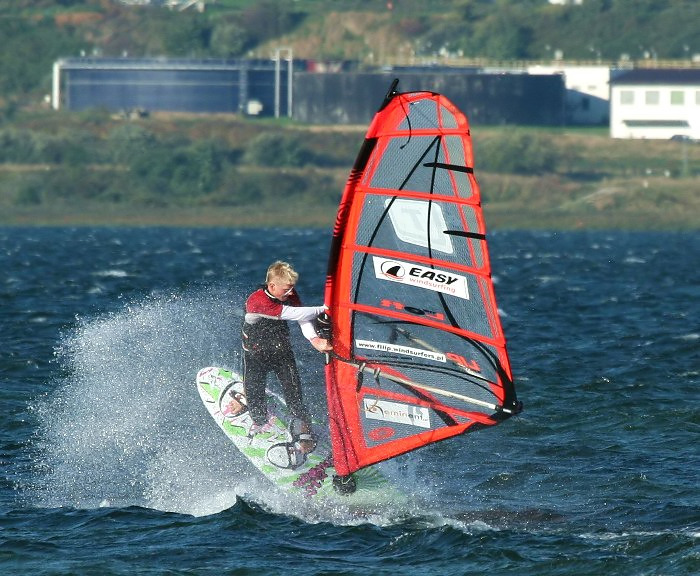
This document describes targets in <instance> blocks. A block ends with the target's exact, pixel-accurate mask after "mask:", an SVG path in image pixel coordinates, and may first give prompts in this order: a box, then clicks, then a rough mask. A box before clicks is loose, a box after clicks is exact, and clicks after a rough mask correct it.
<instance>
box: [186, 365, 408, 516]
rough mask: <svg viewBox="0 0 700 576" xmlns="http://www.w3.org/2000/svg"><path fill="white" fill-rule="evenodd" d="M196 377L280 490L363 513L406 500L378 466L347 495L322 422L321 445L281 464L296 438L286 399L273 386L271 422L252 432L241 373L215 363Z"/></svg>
mask: <svg viewBox="0 0 700 576" xmlns="http://www.w3.org/2000/svg"><path fill="white" fill-rule="evenodd" d="M196 381H197V391H198V392H199V395H200V397H201V399H202V402H203V403H204V406H205V407H206V409H207V411H208V412H209V414H210V415H211V417H212V418H213V419H214V421H215V422H216V423H217V424H218V425H219V427H220V428H221V430H223V432H224V433H225V434H226V436H227V437H228V438H229V440H231V442H233V444H234V445H235V446H236V448H237V449H238V450H239V451H240V453H241V454H242V455H243V456H244V457H245V458H247V460H248V461H249V462H250V463H252V464H253V465H254V466H255V467H256V468H257V469H258V470H259V471H260V472H261V473H262V474H263V475H264V476H265V477H266V478H267V479H268V481H269V482H271V483H272V484H273V485H275V486H276V487H277V488H279V489H280V490H282V491H284V492H288V493H291V494H293V495H295V496H297V497H299V498H300V499H304V500H307V501H314V502H318V503H326V504H329V505H335V504H337V503H339V502H342V504H344V505H348V506H350V507H353V506H354V507H357V508H359V509H360V510H362V511H363V512H372V511H373V510H376V509H377V508H382V507H384V506H386V505H387V504H396V503H400V502H402V501H403V499H404V498H405V497H404V496H403V494H401V493H400V492H399V491H398V490H397V489H396V488H395V487H394V486H393V485H392V484H391V483H390V482H389V481H388V480H387V479H386V478H385V476H384V475H382V474H381V473H380V472H379V470H377V469H376V468H373V467H368V468H366V469H364V470H360V471H358V472H357V474H356V475H355V477H353V485H354V487H355V490H354V491H353V493H352V494H348V495H343V494H341V493H340V492H339V491H338V489H337V488H336V487H334V485H333V482H334V478H336V477H337V474H336V471H335V468H334V467H333V458H332V455H331V448H330V441H329V438H328V432H327V428H322V427H321V426H320V424H319V423H315V426H314V428H315V430H316V432H317V435H316V436H317V443H316V448H315V449H314V450H313V451H312V452H310V453H309V454H307V455H306V457H305V460H304V462H302V463H300V464H299V465H295V466H284V465H282V466H280V465H279V464H280V462H279V459H278V458H277V457H275V456H271V455H272V454H273V452H276V453H279V449H280V447H282V448H284V447H287V446H290V445H291V444H292V443H293V442H294V431H293V429H292V428H293V426H292V425H291V424H292V418H291V414H290V413H289V411H288V410H287V406H286V404H285V402H284V399H283V398H282V397H280V396H279V395H278V394H275V393H274V392H272V391H270V390H267V397H268V414H269V418H268V422H267V424H266V425H265V427H264V428H263V430H262V431H261V432H259V433H257V434H251V430H250V428H251V426H252V425H253V420H252V419H251V417H250V414H249V413H248V411H247V409H246V398H245V389H244V386H243V381H242V378H241V376H240V375H239V374H237V373H236V372H233V371H231V370H227V369H225V368H221V367H216V366H209V367H206V368H202V369H201V370H200V371H199V372H198V373H197V377H196Z"/></svg>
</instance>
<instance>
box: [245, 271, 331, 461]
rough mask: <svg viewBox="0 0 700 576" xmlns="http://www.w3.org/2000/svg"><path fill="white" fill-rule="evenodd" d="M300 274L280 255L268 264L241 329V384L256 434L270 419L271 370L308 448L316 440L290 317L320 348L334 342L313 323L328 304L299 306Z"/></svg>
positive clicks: (302, 446) (301, 443)
mask: <svg viewBox="0 0 700 576" xmlns="http://www.w3.org/2000/svg"><path fill="white" fill-rule="evenodd" d="M298 279H299V274H298V273H297V272H296V271H295V270H294V269H293V268H292V266H291V265H290V264H288V263H287V262H282V261H280V260H278V261H276V262H273V263H272V264H271V265H270V267H269V268H268V269H267V276H266V278H265V284H264V285H263V286H261V287H260V288H258V289H257V290H256V291H255V292H253V293H252V294H251V295H250V296H249V297H248V299H247V300H246V303H245V319H244V322H243V329H242V346H243V360H244V368H243V385H244V387H245V394H246V399H247V402H248V411H249V414H250V417H251V418H252V420H253V422H254V424H253V426H252V427H251V429H250V432H249V433H250V434H251V435H253V434H256V433H258V432H261V431H263V430H264V427H265V424H266V423H267V418H268V416H267V397H266V395H265V379H266V377H267V374H268V373H269V372H274V373H275V375H276V376H277V379H278V380H279V382H280V384H281V385H282V392H283V394H284V399H285V402H286V403H287V406H288V407H289V410H290V412H291V413H292V416H293V417H294V419H295V420H297V421H298V423H297V425H298V426H299V428H298V430H297V438H298V446H299V448H300V449H301V451H302V452H303V453H306V452H310V451H312V450H313V449H314V441H313V436H312V435H311V422H310V417H309V413H308V410H307V409H306V407H305V406H304V404H303V400H302V391H301V381H300V379H299V371H298V368H297V364H296V359H295V358H294V351H293V350H292V345H291V342H290V340H289V326H288V325H287V321H288V320H294V321H296V322H298V323H299V326H300V327H301V331H302V334H304V336H305V337H306V338H307V339H308V340H309V341H310V342H311V345H312V346H313V347H314V348H316V350H318V351H319V352H329V351H331V350H332V348H333V347H332V346H331V344H330V343H329V342H328V340H326V339H324V338H321V337H319V336H318V334H317V333H316V330H315V328H314V323H313V320H314V319H315V318H316V317H317V316H318V315H319V314H321V313H323V312H324V311H325V307H324V306H302V305H301V299H300V298H299V295H298V294H297V292H296V289H295V285H296V283H297V280H298ZM292 456H293V455H290V457H292Z"/></svg>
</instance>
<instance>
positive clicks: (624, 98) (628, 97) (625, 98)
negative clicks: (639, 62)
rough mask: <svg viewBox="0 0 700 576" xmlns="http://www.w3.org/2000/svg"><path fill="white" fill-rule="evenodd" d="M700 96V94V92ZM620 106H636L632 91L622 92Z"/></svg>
mask: <svg viewBox="0 0 700 576" xmlns="http://www.w3.org/2000/svg"><path fill="white" fill-rule="evenodd" d="M698 94H700V92H698ZM620 104H634V92H632V90H621V91H620Z"/></svg>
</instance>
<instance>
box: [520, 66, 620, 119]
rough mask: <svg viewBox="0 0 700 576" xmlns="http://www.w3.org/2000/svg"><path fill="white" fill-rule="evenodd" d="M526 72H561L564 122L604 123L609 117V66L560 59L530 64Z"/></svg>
mask: <svg viewBox="0 0 700 576" xmlns="http://www.w3.org/2000/svg"><path fill="white" fill-rule="evenodd" d="M527 71H528V73H529V74H561V75H562V76H563V77H564V85H565V86H566V123H567V124H579V125H580V124H592V125H597V124H607V123H608V122H609V120H610V100H609V98H610V86H609V83H610V67H609V66H602V65H601V66H575V65H567V64H564V63H561V64H560V65H551V66H530V67H528V69H527Z"/></svg>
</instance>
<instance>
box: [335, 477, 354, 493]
mask: <svg viewBox="0 0 700 576" xmlns="http://www.w3.org/2000/svg"><path fill="white" fill-rule="evenodd" d="M333 488H334V489H335V491H336V492H337V493H338V494H341V495H342V496H348V495H349V494H352V493H353V492H355V490H357V483H356V482H355V478H353V476H352V474H348V475H347V476H333Z"/></svg>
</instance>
